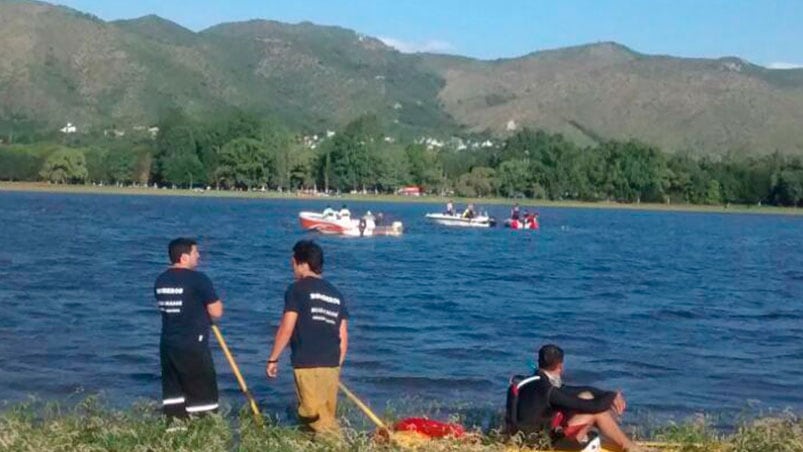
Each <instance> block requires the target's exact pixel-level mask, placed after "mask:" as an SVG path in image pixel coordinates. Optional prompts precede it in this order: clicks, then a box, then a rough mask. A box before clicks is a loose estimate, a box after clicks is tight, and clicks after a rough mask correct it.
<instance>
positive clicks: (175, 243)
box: [167, 237, 198, 264]
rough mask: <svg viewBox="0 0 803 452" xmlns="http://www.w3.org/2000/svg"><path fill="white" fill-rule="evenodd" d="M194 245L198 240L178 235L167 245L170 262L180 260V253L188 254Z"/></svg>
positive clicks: (174, 262) (175, 262)
mask: <svg viewBox="0 0 803 452" xmlns="http://www.w3.org/2000/svg"><path fill="white" fill-rule="evenodd" d="M196 245H198V242H196V241H195V240H193V239H188V238H186V237H179V238H177V239H175V240H172V241H171V242H170V245H167V254H168V255H170V263H173V264H178V263H179V262H181V255H182V254H190V253H191V252H192V247H193V246H196Z"/></svg>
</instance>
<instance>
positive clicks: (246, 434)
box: [0, 397, 803, 452]
mask: <svg viewBox="0 0 803 452" xmlns="http://www.w3.org/2000/svg"><path fill="white" fill-rule="evenodd" d="M157 408H158V407H157V406H156V405H155V404H154V403H147V402H145V403H138V404H136V405H134V406H133V407H131V408H129V409H126V410H115V409H110V408H107V407H105V406H104V405H103V404H102V403H101V402H100V401H99V399H98V398H96V397H90V398H87V399H85V400H84V401H83V402H81V403H79V404H77V405H75V406H74V407H72V408H64V407H62V406H59V405H57V404H45V405H41V404H36V403H28V404H21V405H15V406H12V407H10V408H7V409H6V410H5V411H4V412H2V413H0V450H3V451H20V452H22V451H37V452H38V451H87V452H90V451H154V452H156V451H198V450H203V451H288V452H290V451H330V450H332V451H334V450H337V451H355V452H357V451H366V452H370V451H394V450H402V449H401V448H400V447H399V446H398V445H394V444H388V443H386V442H381V441H377V437H376V436H375V435H374V432H373V431H372V429H371V428H370V427H369V426H367V425H366V424H364V423H363V419H360V415H359V413H358V412H356V411H355V410H354V409H353V408H351V407H349V405H348V403H347V402H345V401H344V402H343V403H341V408H343V410H342V411H341V413H340V416H341V424H342V425H343V437H342V439H338V440H317V441H315V440H313V439H312V438H311V437H310V436H308V435H307V434H305V433H302V432H301V431H299V430H298V429H296V428H294V427H292V426H283V425H278V424H277V423H276V422H275V420H274V419H270V418H266V422H265V423H264V425H261V426H260V425H257V424H256V423H255V422H254V421H253V418H252V417H251V415H250V412H248V411H247V410H245V409H244V410H243V411H241V412H240V413H239V415H233V414H232V413H224V414H223V415H214V416H209V417H206V418H203V419H198V420H194V421H191V422H188V423H186V424H184V426H185V427H186V430H183V431H178V432H167V431H166V428H167V425H166V424H165V421H164V420H163V418H162V417H161V416H160V414H159V411H158V409H157ZM453 420H458V421H462V422H463V423H464V424H469V425H470V422H469V421H468V420H466V419H453ZM636 430H638V429H636ZM474 433H475V435H472V439H471V440H469V441H457V440H442V441H436V442H431V443H428V444H426V446H425V447H424V448H422V449H419V450H433V451H458V450H460V451H464V450H468V451H489V452H490V451H504V450H506V449H509V448H510V447H511V446H512V445H515V444H516V442H515V440H514V441H513V442H510V441H507V440H505V439H504V438H503V437H502V436H501V435H499V434H498V433H497V432H496V430H493V429H490V427H489V426H485V427H484V428H483V431H481V430H480V429H478V428H477V429H475V431H474ZM646 437H648V438H650V439H651V440H655V441H663V442H671V443H675V444H676V445H677V447H675V448H673V449H671V450H681V451H700V452H702V451H713V450H717V451H727V452H731V451H733V452H753V451H755V452H765V451H766V452H770V451H778V452H800V451H803V419H801V418H800V417H799V416H797V415H795V414H792V413H782V414H776V415H774V416H772V417H765V418H760V419H758V420H753V421H749V422H744V423H742V424H741V425H739V426H737V427H736V428H735V429H734V430H733V431H731V432H730V433H722V432H719V431H717V430H715V429H713V428H712V427H711V426H710V424H709V422H708V421H707V419H706V418H705V417H698V418H695V419H693V420H690V421H688V422H685V423H680V424H668V425H664V426H660V427H658V428H655V429H653V430H652V431H651V432H650V433H649V436H642V437H641V439H644V438H646Z"/></svg>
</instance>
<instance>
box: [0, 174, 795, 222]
mask: <svg viewBox="0 0 803 452" xmlns="http://www.w3.org/2000/svg"><path fill="white" fill-rule="evenodd" d="M3 191H26V192H49V193H88V194H110V195H149V196H198V197H205V198H209V197H213V198H245V199H297V200H305V199H306V200H318V201H326V200H330V199H331V200H332V202H335V203H336V202H342V201H361V202H389V203H393V202H400V203H410V202H415V203H430V204H443V205H445V204H446V201H447V200H449V199H451V200H453V201H454V202H455V205H456V207H458V208H459V207H461V206H464V205H465V204H466V203H469V202H473V203H475V205H479V206H490V205H504V206H512V205H513V203H514V202H518V203H519V204H521V206H522V208H523V209H524V208H531V209H532V208H536V209H537V208H539V207H559V208H577V209H627V210H640V211H663V212H701V213H742V214H744V213H749V214H763V215H803V209H800V208H795V207H773V206H744V205H730V206H728V207H726V206H708V205H697V204H649V203H640V204H623V203H617V202H581V201H545V200H532V199H508V198H459V197H441V196H422V197H410V196H397V195H358V194H357V195H351V194H344V195H340V196H333V197H318V196H308V195H303V196H302V195H296V194H295V193H289V192H286V193H278V192H275V191H267V192H243V191H226V190H221V191H215V190H211V191H207V192H194V191H190V190H186V189H176V190H171V189H164V190H163V189H153V188H141V187H140V188H134V187H115V186H104V187H98V186H92V185H55V184H48V183H41V182H3V181H0V192H3ZM442 208H443V206H440V207H438V208H436V209H435V210H440V209H442Z"/></svg>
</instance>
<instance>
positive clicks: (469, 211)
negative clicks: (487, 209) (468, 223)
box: [463, 204, 477, 220]
mask: <svg viewBox="0 0 803 452" xmlns="http://www.w3.org/2000/svg"><path fill="white" fill-rule="evenodd" d="M476 216H477V213H476V212H475V211H474V204H469V205H468V206H466V210H465V211H463V218H468V219H469V220H470V219H472V218H474V217H476Z"/></svg>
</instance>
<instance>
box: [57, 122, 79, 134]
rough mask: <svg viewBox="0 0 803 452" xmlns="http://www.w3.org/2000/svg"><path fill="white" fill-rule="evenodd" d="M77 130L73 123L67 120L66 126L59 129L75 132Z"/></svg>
mask: <svg viewBox="0 0 803 452" xmlns="http://www.w3.org/2000/svg"><path fill="white" fill-rule="evenodd" d="M77 131H78V128H77V127H75V126H74V125H73V123H71V122H68V123H67V125H66V126H64V127H62V128H61V129H59V132H61V133H75V132H77Z"/></svg>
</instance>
